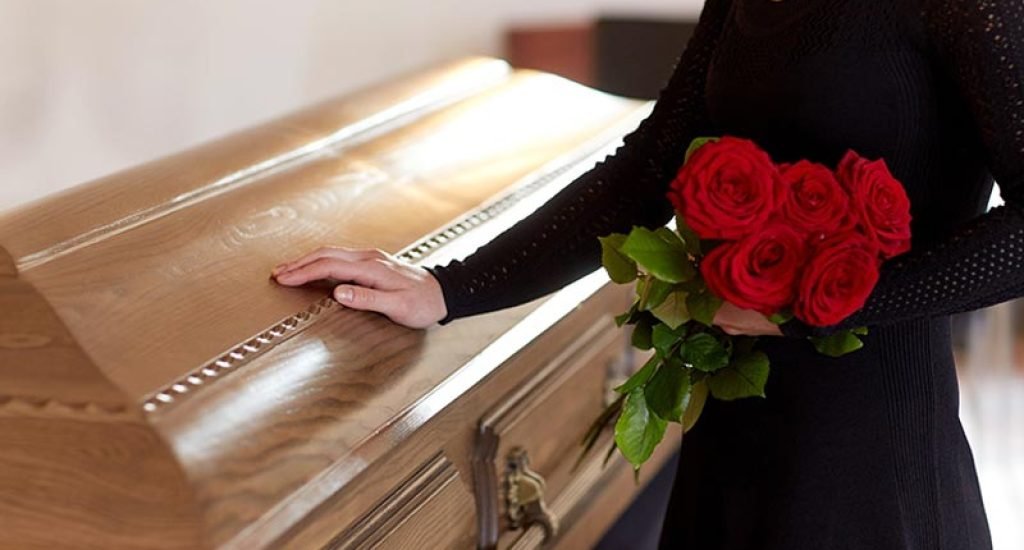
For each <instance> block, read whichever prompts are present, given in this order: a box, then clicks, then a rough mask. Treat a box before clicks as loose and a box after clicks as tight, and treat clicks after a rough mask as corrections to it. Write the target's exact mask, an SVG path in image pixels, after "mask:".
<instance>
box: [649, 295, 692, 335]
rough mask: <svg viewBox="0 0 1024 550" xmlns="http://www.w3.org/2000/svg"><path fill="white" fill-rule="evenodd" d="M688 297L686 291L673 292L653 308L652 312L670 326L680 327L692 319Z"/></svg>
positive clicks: (673, 327)
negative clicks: (687, 302)
mask: <svg viewBox="0 0 1024 550" xmlns="http://www.w3.org/2000/svg"><path fill="white" fill-rule="evenodd" d="M686 297H687V294H686V291H683V290H677V291H675V292H672V293H671V294H669V295H668V296H667V297H666V298H665V299H664V300H662V302H661V304H660V305H658V306H657V307H655V308H654V309H652V310H651V314H652V315H654V316H655V317H656V318H657V319H658V320H659V321H661V322H662V323H665V324H666V325H668V326H669V328H672V329H676V328H679V327H680V326H681V325H682V324H683V323H685V322H687V321H689V320H690V308H689V307H687V305H686Z"/></svg>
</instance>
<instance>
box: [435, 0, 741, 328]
mask: <svg viewBox="0 0 1024 550" xmlns="http://www.w3.org/2000/svg"><path fill="white" fill-rule="evenodd" d="M729 2H730V0H707V3H706V4H705V6H704V8H703V11H702V12H701V15H700V18H699V20H698V23H697V26H696V28H695V30H694V33H693V36H692V37H691V38H690V40H689V42H688V44H687V46H686V48H685V50H684V51H683V52H682V54H681V56H680V57H679V59H678V61H677V63H676V66H675V69H674V71H673V74H672V76H671V77H670V79H669V81H668V83H667V84H666V86H665V87H664V88H663V89H662V90H661V92H660V93H659V97H658V100H657V102H656V103H655V106H654V109H653V110H652V112H651V114H650V115H649V116H648V117H647V118H646V119H644V121H643V122H641V123H640V125H639V126H638V127H637V129H636V130H634V131H632V132H631V133H629V134H628V135H627V136H625V137H624V138H623V144H622V145H621V146H620V147H619V148H618V149H616V150H615V152H614V153H613V154H612V155H610V156H608V157H607V158H605V159H604V160H603V161H601V162H598V163H597V164H596V165H595V166H594V167H593V168H592V169H590V170H589V171H587V172H586V173H584V174H582V175H581V176H579V177H578V178H577V179H575V180H574V181H573V182H572V183H570V184H569V185H568V186H566V187H565V188H564V189H562V190H561V191H560V192H559V193H558V194H556V195H555V196H554V197H552V198H551V200H549V201H548V202H547V203H545V204H544V205H543V206H541V207H540V208H538V209H537V210H535V211H534V212H533V213H531V214H530V215H529V216H527V217H526V218H524V219H523V220H521V221H519V222H518V223H516V224H515V225H514V226H513V227H511V228H509V229H508V230H506V231H505V232H503V233H502V234H500V235H499V236H497V237H496V238H494V239H493V240H492V241H491V242H489V243H488V244H486V245H485V246H483V247H481V248H479V249H477V250H476V251H475V252H474V253H473V254H471V255H469V256H468V257H467V258H465V260H463V261H459V260H453V261H451V262H449V263H448V264H447V265H444V266H441V265H437V266H432V267H427V269H428V270H429V271H430V272H431V273H432V274H433V275H434V277H435V278H437V280H438V282H439V283H440V285H441V289H442V292H443V294H444V300H445V304H446V305H447V308H448V315H447V316H446V317H445V318H444V319H442V320H441V321H440V323H441V324H447V323H449V322H451V321H452V320H454V319H458V318H460V317H467V316H470V315H476V314H480V313H485V312H489V311H495V310H498V309H502V308H506V307H511V306H514V305H519V304H522V303H525V302H528V301H530V300H533V299H535V298H539V297H541V296H543V295H545V294H548V293H550V292H553V291H555V290H558V289H560V288H562V287H564V286H565V285H567V284H569V283H570V282H572V281H574V280H576V279H579V278H580V277H582V276H584V275H586V274H588V273H590V272H592V271H594V270H595V269H597V268H599V267H600V265H601V249H600V244H599V242H598V240H597V238H598V237H599V236H603V235H606V234H609V233H613V232H628V230H629V229H630V228H631V227H632V226H634V225H643V226H647V227H652V228H653V227H657V226H660V225H664V224H665V223H667V222H668V221H669V219H671V217H672V207H671V205H670V204H669V202H668V201H667V200H666V199H665V193H666V192H667V191H668V184H669V182H670V181H671V179H672V177H673V176H674V175H675V172H676V170H677V169H678V167H679V166H680V165H681V164H682V162H683V156H684V154H685V147H684V146H681V145H680V144H685V143H689V141H690V140H692V139H693V138H694V137H698V136H700V135H704V134H707V133H708V132H709V131H710V122H709V120H708V115H707V112H706V108H705V101H704V87H705V80H706V75H707V69H708V63H709V61H710V58H711V55H712V52H713V51H714V49H715V45H716V43H717V40H718V35H719V32H720V30H721V28H722V25H723V22H724V20H725V16H726V14H727V12H728V6H729Z"/></svg>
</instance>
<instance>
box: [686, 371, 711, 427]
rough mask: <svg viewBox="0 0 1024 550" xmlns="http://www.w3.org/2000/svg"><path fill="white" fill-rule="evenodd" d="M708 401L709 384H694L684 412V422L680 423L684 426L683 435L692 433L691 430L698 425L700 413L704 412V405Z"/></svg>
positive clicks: (702, 382) (701, 382)
mask: <svg viewBox="0 0 1024 550" xmlns="http://www.w3.org/2000/svg"><path fill="white" fill-rule="evenodd" d="M707 400H708V384H707V382H704V381H700V382H697V383H696V384H693V386H692V387H691V389H690V398H689V400H688V401H687V403H686V410H685V411H683V420H682V422H680V423H681V424H682V425H683V433H686V432H688V431H690V428H693V426H694V424H696V423H697V419H698V418H700V413H701V412H703V411H704V403H705V402H706V401H707Z"/></svg>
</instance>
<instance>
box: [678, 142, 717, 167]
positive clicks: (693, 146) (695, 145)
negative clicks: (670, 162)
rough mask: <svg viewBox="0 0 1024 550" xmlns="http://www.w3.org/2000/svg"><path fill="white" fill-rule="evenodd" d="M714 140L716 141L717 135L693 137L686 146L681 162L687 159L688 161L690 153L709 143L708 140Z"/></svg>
mask: <svg viewBox="0 0 1024 550" xmlns="http://www.w3.org/2000/svg"><path fill="white" fill-rule="evenodd" d="M714 141H718V138H717V137H699V138H694V140H693V141H691V142H690V146H689V147H687V148H686V157H685V159H684V160H683V163H684V164H685V163H686V162H687V161H689V160H690V155H692V154H693V153H694V152H695V151H697V149H700V148H701V147H702V146H703V145H705V144H707V143H710V142H714Z"/></svg>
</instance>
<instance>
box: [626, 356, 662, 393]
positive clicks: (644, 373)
mask: <svg viewBox="0 0 1024 550" xmlns="http://www.w3.org/2000/svg"><path fill="white" fill-rule="evenodd" d="M660 362H661V357H658V356H657V355H653V356H651V358H650V359H648V360H647V362H646V363H644V366H643V367H640V370H638V371H636V372H634V373H633V375H632V376H630V377H629V378H628V379H626V381H625V382H623V383H622V385H620V386H618V387H617V388H615V391H617V392H619V393H629V392H631V391H633V390H635V389H636V388H643V386H644V384H646V383H647V381H648V380H650V379H651V376H653V375H654V369H656V368H658V363H660Z"/></svg>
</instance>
